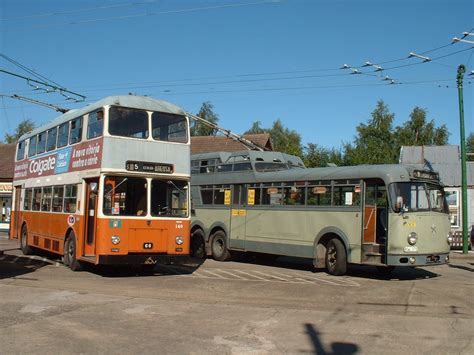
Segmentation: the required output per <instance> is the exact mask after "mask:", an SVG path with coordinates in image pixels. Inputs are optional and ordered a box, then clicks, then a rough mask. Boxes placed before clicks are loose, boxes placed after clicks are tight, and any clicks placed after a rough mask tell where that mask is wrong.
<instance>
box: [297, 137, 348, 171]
mask: <svg viewBox="0 0 474 355" xmlns="http://www.w3.org/2000/svg"><path fill="white" fill-rule="evenodd" d="M303 161H304V164H305V165H306V167H307V168H315V167H321V166H328V164H331V163H332V164H336V165H338V166H340V165H344V157H343V154H342V152H341V151H340V150H337V149H335V148H330V149H329V148H324V147H320V146H318V145H317V144H314V143H309V144H308V145H307V146H305V147H304V148H303Z"/></svg>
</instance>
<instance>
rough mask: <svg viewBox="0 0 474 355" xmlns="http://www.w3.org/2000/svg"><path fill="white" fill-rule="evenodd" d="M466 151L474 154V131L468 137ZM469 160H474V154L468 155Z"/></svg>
mask: <svg viewBox="0 0 474 355" xmlns="http://www.w3.org/2000/svg"><path fill="white" fill-rule="evenodd" d="M466 152H467V153H471V154H474V132H471V134H469V136H468V137H467V139H466ZM467 160H469V161H474V155H468V156H467Z"/></svg>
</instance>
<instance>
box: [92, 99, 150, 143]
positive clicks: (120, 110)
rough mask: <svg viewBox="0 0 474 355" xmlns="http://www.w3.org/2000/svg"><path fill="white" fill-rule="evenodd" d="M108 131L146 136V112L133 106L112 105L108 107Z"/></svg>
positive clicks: (134, 136)
mask: <svg viewBox="0 0 474 355" xmlns="http://www.w3.org/2000/svg"><path fill="white" fill-rule="evenodd" d="M89 120H90V116H89ZM109 133H110V134H111V135H114V136H121V137H131V138H142V139H146V138H148V113H147V112H146V111H143V110H138V109H133V108H125V107H117V106H112V107H111V108H110V109H109Z"/></svg>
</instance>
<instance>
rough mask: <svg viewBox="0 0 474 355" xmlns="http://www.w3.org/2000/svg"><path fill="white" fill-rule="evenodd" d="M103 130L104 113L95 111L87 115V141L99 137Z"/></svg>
mask: <svg viewBox="0 0 474 355" xmlns="http://www.w3.org/2000/svg"><path fill="white" fill-rule="evenodd" d="M103 130H104V112H103V111H96V112H91V113H89V119H88V123H87V139H93V138H96V137H100V136H101V135H102V131H103Z"/></svg>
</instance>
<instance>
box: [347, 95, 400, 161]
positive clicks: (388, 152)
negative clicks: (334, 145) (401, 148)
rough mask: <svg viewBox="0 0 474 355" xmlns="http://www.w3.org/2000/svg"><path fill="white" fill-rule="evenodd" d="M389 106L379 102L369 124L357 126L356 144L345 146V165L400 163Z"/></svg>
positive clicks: (392, 116)
mask: <svg viewBox="0 0 474 355" xmlns="http://www.w3.org/2000/svg"><path fill="white" fill-rule="evenodd" d="M394 118H395V115H394V114H393V113H390V111H389V110H388V106H387V105H386V104H385V103H384V102H383V100H379V101H378V102H377V107H376V108H375V110H374V111H372V118H371V119H369V120H368V121H367V124H363V123H361V124H360V125H359V126H357V128H356V130H357V136H356V137H355V139H354V144H350V143H348V144H345V145H344V148H343V149H344V151H345V159H344V160H345V164H347V165H359V164H384V163H396V162H397V161H398V154H399V152H398V150H397V148H396V144H395V141H394V136H393V127H392V124H393V120H394Z"/></svg>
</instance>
